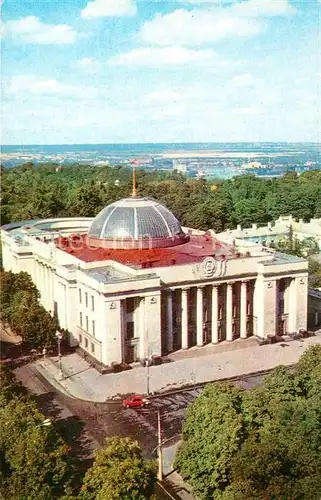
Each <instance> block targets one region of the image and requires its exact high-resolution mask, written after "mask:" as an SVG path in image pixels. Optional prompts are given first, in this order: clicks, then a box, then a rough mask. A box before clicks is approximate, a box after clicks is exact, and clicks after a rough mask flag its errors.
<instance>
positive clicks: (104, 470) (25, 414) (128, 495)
mask: <svg viewBox="0 0 321 500" xmlns="http://www.w3.org/2000/svg"><path fill="white" fill-rule="evenodd" d="M71 425H72V424H71ZM72 435H73V431H72V428H70V429H69V428H68V426H67V428H65V429H64V432H62V426H59V421H58V422H54V421H51V420H50V419H48V418H46V416H45V415H43V414H42V413H41V412H40V411H39V410H38V407H37V404H36V400H35V398H34V397H33V396H31V395H29V394H28V392H27V391H26V389H25V388H24V387H23V386H22V385H21V384H19V383H18V382H17V380H16V379H15V377H14V375H13V373H12V372H11V371H10V370H9V369H8V368H7V367H6V366H2V367H1V372H0V459H1V467H0V497H1V499H3V500H27V499H28V500H51V499H53V498H55V499H60V500H76V499H77V500H99V499H104V500H113V499H119V500H147V499H150V498H152V494H153V490H154V486H155V483H156V469H155V464H154V462H148V461H144V460H143V458H142V455H141V450H140V448H139V446H138V444H137V442H136V441H132V440H131V439H129V438H120V437H114V438H109V439H106V442H105V445H104V447H103V448H102V449H101V450H97V451H96V452H95V456H94V461H93V465H92V466H91V467H90V468H89V469H87V471H84V470H83V469H84V468H83V465H82V464H81V459H80V458H79V457H77V455H75V454H74V453H72V449H71V444H72V445H73V447H74V448H75V449H76V448H77V442H72V441H73V438H72ZM68 441H70V442H68Z"/></svg>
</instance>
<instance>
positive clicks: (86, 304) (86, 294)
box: [85, 292, 88, 307]
mask: <svg viewBox="0 0 321 500" xmlns="http://www.w3.org/2000/svg"><path fill="white" fill-rule="evenodd" d="M85 306H86V307H88V293H87V292H85Z"/></svg>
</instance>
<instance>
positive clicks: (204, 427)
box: [175, 345, 321, 500]
mask: <svg viewBox="0 0 321 500" xmlns="http://www.w3.org/2000/svg"><path fill="white" fill-rule="evenodd" d="M320 384H321V346H320V345H317V346H313V347H310V348H309V349H308V350H307V351H306V352H305V353H304V355H303V356H302V357H301V359H300V361H299V363H298V364H297V366H296V367H295V369H288V368H285V367H282V366H280V367H278V368H276V369H275V370H273V372H271V373H270V374H269V375H268V376H266V377H265V378H264V379H263V381H262V383H261V385H260V386H259V387H257V388H254V389H252V390H249V391H245V390H241V389H236V388H234V387H232V386H229V385H227V384H214V385H211V386H207V387H206V388H205V390H204V391H203V393H202V394H201V395H200V396H199V397H198V399H197V400H196V401H195V402H194V403H193V404H192V405H191V406H190V408H189V409H188V412H187V415H186V419H185V422H184V426H183V441H182V445H181V447H180V448H179V450H178V453H177V456H176V460H175V465H176V467H177V468H178V470H179V472H180V473H181V475H182V476H183V478H184V479H185V480H186V481H187V482H188V483H189V484H190V485H191V486H192V488H193V490H194V492H195V494H196V497H197V498H200V499H204V500H205V499H209V498H215V499H220V500H248V499H249V498H255V499H257V500H265V499H267V498H269V499H271V500H272V499H273V500H281V499H282V500H283V499H288V498H289V499H290V498H291V499H292V498H293V499H295V500H305V499H308V500H312V499H315V498H319V496H318V495H319V492H320V491H321V420H320V408H321V391H320Z"/></svg>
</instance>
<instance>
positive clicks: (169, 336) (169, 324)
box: [167, 290, 173, 352]
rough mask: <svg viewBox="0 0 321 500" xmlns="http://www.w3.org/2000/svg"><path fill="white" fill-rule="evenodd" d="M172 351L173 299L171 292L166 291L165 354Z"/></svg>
mask: <svg viewBox="0 0 321 500" xmlns="http://www.w3.org/2000/svg"><path fill="white" fill-rule="evenodd" d="M172 350H173V297H172V291H171V290H168V291H167V352H172Z"/></svg>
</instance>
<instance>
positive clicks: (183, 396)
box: [15, 364, 261, 458]
mask: <svg viewBox="0 0 321 500" xmlns="http://www.w3.org/2000/svg"><path fill="white" fill-rule="evenodd" d="M15 373H16V376H17V377H18V378H19V380H21V382H23V384H24V385H25V386H26V387H28V388H29V389H30V391H32V392H33V393H35V394H36V395H37V396H38V403H39V407H40V409H41V411H43V413H44V414H45V415H46V416H48V417H53V418H55V419H58V420H66V419H68V418H69V419H70V418H72V417H74V418H78V419H79V421H82V422H83V428H82V430H81V433H80V437H81V439H82V440H84V441H85V442H86V443H87V448H88V449H89V450H92V449H95V448H97V447H99V445H101V444H102V443H103V441H104V439H105V437H107V436H113V435H118V436H123V437H125V436H130V437H131V438H133V439H136V440H137V441H138V442H139V444H140V446H141V448H142V451H143V455H144V457H145V458H152V453H151V452H152V450H153V449H154V448H155V447H156V446H157V410H158V409H159V410H160V412H161V425H162V438H163V441H166V442H168V443H169V444H173V442H175V441H176V440H178V439H179V435H180V432H181V427H182V422H183V419H184V415H185V412H186V408H187V406H188V405H189V404H190V403H191V402H193V401H194V399H195V398H196V397H197V396H198V395H199V394H200V392H201V391H202V388H195V389H187V390H184V391H181V392H177V393H176V394H172V395H167V396H160V397H156V398H153V399H152V404H151V405H150V406H148V407H145V408H140V409H133V408H128V409H124V408H123V407H122V404H121V403H120V402H108V403H91V402H83V401H80V400H77V399H73V398H70V397H68V396H65V395H64V394H62V393H59V392H57V391H56V390H55V389H54V388H53V387H52V386H50V384H49V383H48V382H47V381H46V380H45V379H43V378H42V377H41V376H40V375H39V373H38V372H37V370H36V369H35V368H34V367H33V365H30V364H28V365H24V366H22V367H20V368H18V369H16V370H15ZM260 380H261V377H260V376H251V377H244V378H240V380H239V381H238V382H235V383H236V384H237V385H241V386H243V387H244V388H246V389H249V388H251V387H253V386H254V385H258V384H259V382H260ZM89 443H90V446H89ZM153 458H155V456H153Z"/></svg>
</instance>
